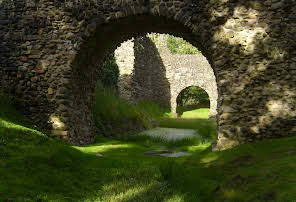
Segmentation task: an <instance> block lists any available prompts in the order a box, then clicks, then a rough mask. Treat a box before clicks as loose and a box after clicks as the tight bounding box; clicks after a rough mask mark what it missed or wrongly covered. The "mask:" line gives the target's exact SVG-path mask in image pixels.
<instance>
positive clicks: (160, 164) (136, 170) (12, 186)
mask: <svg viewBox="0 0 296 202" xmlns="http://www.w3.org/2000/svg"><path fill="white" fill-rule="evenodd" d="M182 124H183V125H185V123H182ZM189 125H190V124H189ZM144 141H145V140H141V141H140V140H139V141H132V140H114V139H113V140H112V139H107V138H102V137H98V138H97V143H95V144H92V145H88V146H84V147H74V146H71V145H68V144H64V143H61V142H58V141H56V140H53V139H50V138H48V137H46V136H45V135H44V134H41V133H40V132H38V131H36V130H35V129H32V125H31V124H30V123H29V121H27V120H26V119H24V118H23V117H21V116H20V115H19V114H18V113H17V112H15V111H14V109H13V108H12V107H11V106H10V104H9V99H7V98H6V97H5V96H0V173H1V175H0V201H58V202H60V201H116V202H117V201H149V202H150V201H186V202H187V201H193V202H198V201H202V202H207V201H208V202H212V201H219V202H220V201H252V202H253V201H255V202H256V201H258V202H261V201H279V202H282V201H285V202H286V201H291V202H292V201H295V196H296V189H295V185H296V173H295V167H296V146H295V145H296V137H290V138H282V139H277V140H269V141H266V142H260V143H252V144H248V145H242V146H239V147H236V148H233V149H231V150H227V151H223V152H211V149H210V143H207V144H199V145H189V146H186V150H187V151H189V152H192V153H193V155H192V156H190V157H181V158H175V159H170V158H166V157H156V156H148V155H144V154H143V152H145V151H149V150H153V149H155V148H156V146H155V145H154V144H151V145H146V144H145V142H144ZM96 153H101V154H102V155H103V157H96V156H95V154H96Z"/></svg>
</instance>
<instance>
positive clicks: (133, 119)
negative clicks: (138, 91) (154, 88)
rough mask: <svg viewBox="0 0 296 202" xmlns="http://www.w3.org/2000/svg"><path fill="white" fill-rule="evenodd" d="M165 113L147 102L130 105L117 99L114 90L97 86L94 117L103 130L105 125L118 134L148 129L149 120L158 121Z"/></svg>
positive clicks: (161, 107) (160, 106)
mask: <svg viewBox="0 0 296 202" xmlns="http://www.w3.org/2000/svg"><path fill="white" fill-rule="evenodd" d="M167 111H168V110H167V109H166V108H165V107H163V106H162V105H160V104H157V103H153V102H149V101H140V102H139V103H137V104H135V103H130V102H129V101H127V100H125V99H123V98H120V97H118V95H117V93H116V90H115V89H114V88H110V87H104V86H103V85H102V84H98V85H97V89H96V92H95V105H94V117H95V120H96V122H97V124H98V126H99V127H100V128H103V129H105V128H104V127H105V125H110V126H116V127H117V129H118V132H119V131H120V130H121V132H125V131H124V130H127V131H129V130H131V129H132V128H137V127H139V128H142V129H143V128H150V127H151V126H152V123H151V120H158V119H160V118H161V117H162V116H163V114H164V113H165V112H167ZM113 128H114V127H113Z"/></svg>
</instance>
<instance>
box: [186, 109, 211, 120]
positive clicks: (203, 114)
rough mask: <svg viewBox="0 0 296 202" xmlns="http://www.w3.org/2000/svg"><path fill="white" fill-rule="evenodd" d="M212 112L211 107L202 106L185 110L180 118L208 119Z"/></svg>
mask: <svg viewBox="0 0 296 202" xmlns="http://www.w3.org/2000/svg"><path fill="white" fill-rule="evenodd" d="M209 114H210V109H209V108H200V109H195V110H191V111H186V112H184V113H183V114H182V115H181V117H180V118H183V119H208V118H209Z"/></svg>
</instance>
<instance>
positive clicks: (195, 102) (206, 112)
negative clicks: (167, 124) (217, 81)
mask: <svg viewBox="0 0 296 202" xmlns="http://www.w3.org/2000/svg"><path fill="white" fill-rule="evenodd" d="M210 106H211V104H210V97H209V95H208V93H207V92H206V91H205V90H204V89H202V88H200V87H198V86H190V87H187V88H185V89H183V90H182V91H181V92H180V93H179V95H178V97H177V110H176V112H177V114H178V116H179V117H183V118H202V119H207V118H209V116H210Z"/></svg>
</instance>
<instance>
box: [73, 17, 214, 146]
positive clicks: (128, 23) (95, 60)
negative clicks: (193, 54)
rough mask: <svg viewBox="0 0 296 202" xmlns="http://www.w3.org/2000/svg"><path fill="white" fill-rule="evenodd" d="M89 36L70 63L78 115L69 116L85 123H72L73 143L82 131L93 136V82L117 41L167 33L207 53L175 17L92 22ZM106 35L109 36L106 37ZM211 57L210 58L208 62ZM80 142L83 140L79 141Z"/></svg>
mask: <svg viewBox="0 0 296 202" xmlns="http://www.w3.org/2000/svg"><path fill="white" fill-rule="evenodd" d="M89 32H90V33H91V34H90V36H89V37H88V38H87V40H85V42H84V43H82V44H81V45H80V46H79V51H78V54H76V57H75V58H74V60H73V62H72V64H71V66H72V69H73V78H74V79H73V83H72V92H73V95H74V99H73V101H74V105H73V107H74V108H76V111H77V112H80V113H77V115H78V114H79V116H76V115H75V114H73V115H74V116H72V117H71V119H72V123H74V122H78V123H82V122H85V123H86V124H71V125H72V126H70V127H71V128H72V129H73V132H74V134H73V135H70V136H69V138H70V141H72V140H73V142H76V140H75V139H76V138H79V139H80V138H81V134H83V136H86V138H83V139H88V140H91V139H92V128H95V125H94V122H93V120H92V119H93V118H92V116H91V115H90V114H91V113H92V112H91V110H92V107H93V100H94V99H93V95H94V91H95V86H96V82H97V80H98V78H99V74H100V69H101V67H100V66H101V64H102V61H103V59H104V57H105V55H106V53H109V52H113V51H114V50H115V49H116V47H118V46H119V44H120V43H122V42H123V41H126V40H128V39H130V38H133V37H134V38H136V37H138V36H143V35H146V33H150V32H157V33H168V34H173V35H175V36H180V37H182V38H184V39H185V40H187V41H189V42H190V43H191V44H193V45H194V46H196V47H198V49H199V50H201V51H202V52H203V54H204V55H208V54H207V52H206V49H205V48H204V47H203V46H202V45H201V44H202V42H203V40H202V39H200V38H198V37H197V36H196V35H194V34H192V31H191V30H190V29H188V28H186V27H185V26H183V25H182V24H179V23H178V22H176V21H174V20H169V19H167V18H163V17H154V16H148V15H141V16H137V18H134V17H127V18H123V19H119V20H116V21H114V22H109V23H108V24H102V25H98V22H97V21H95V23H94V27H92V29H91V28H90V30H89ZM106 36H108V38H106ZM210 61H211V58H209V62H210ZM82 142H83V141H82Z"/></svg>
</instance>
